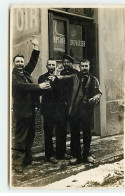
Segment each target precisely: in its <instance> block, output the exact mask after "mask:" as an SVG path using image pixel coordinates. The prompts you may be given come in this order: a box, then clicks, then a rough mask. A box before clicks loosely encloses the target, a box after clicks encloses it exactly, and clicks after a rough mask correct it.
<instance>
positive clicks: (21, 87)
mask: <svg viewBox="0 0 125 196" xmlns="http://www.w3.org/2000/svg"><path fill="white" fill-rule="evenodd" d="M38 57H39V51H36V50H33V52H32V55H31V58H30V61H29V63H28V64H27V65H26V66H25V68H24V70H23V73H20V72H18V70H16V69H15V68H14V69H13V72H12V96H13V111H14V115H15V117H16V118H17V119H21V118H28V117H31V116H32V114H33V112H34V105H35V97H36V95H37V93H40V92H41V89H40V88H39V85H38V84H34V83H33V80H32V77H31V75H30V74H31V73H32V72H33V70H34V68H35V66H36V64H37V60H38Z"/></svg>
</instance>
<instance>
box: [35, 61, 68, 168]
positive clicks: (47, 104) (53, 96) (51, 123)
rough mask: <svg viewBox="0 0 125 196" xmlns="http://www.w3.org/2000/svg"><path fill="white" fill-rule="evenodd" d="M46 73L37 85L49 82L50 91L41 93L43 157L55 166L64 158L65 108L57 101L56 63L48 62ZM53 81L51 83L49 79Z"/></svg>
mask: <svg viewBox="0 0 125 196" xmlns="http://www.w3.org/2000/svg"><path fill="white" fill-rule="evenodd" d="M46 67H47V69H48V72H47V73H45V74H43V75H41V76H40V77H39V79H38V83H39V84H40V83H42V82H45V81H50V84H51V89H48V90H46V91H43V94H42V103H41V114H42V115H43V118H44V135H45V156H46V160H47V161H49V162H51V163H53V164H56V163H57V159H65V158H67V157H66V148H65V146H66V144H65V143H66V139H65V137H66V133H65V122H66V121H65V118H66V116H65V115H64V114H65V112H64V110H65V108H64V107H63V105H62V103H60V100H59V97H60V96H59V87H60V85H59V81H58V79H57V78H55V76H54V71H55V68H56V61H54V60H48V61H47V65H46ZM52 78H53V79H55V80H54V81H52V80H51V79H52ZM54 128H55V135H56V152H55V151H54V148H53V141H52V137H53V132H54Z"/></svg>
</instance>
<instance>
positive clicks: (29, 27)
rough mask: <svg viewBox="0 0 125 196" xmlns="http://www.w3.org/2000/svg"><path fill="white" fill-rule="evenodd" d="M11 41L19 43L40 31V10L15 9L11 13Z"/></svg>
mask: <svg viewBox="0 0 125 196" xmlns="http://www.w3.org/2000/svg"><path fill="white" fill-rule="evenodd" d="M13 26H14V28H13V41H14V44H17V43H20V42H21V41H23V40H25V39H27V38H28V37H30V36H31V35H33V34H39V33H40V29H41V23H40V9H36V8H33V9H32V8H17V9H14V13H13Z"/></svg>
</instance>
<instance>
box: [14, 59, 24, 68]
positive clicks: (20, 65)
mask: <svg viewBox="0 0 125 196" xmlns="http://www.w3.org/2000/svg"><path fill="white" fill-rule="evenodd" d="M14 67H15V68H16V69H17V70H19V71H22V70H23V68H24V58H23V57H16V58H15V60H14Z"/></svg>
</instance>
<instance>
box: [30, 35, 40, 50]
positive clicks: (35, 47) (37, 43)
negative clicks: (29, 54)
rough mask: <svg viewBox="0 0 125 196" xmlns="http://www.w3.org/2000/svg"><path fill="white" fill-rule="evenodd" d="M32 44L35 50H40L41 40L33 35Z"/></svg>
mask: <svg viewBox="0 0 125 196" xmlns="http://www.w3.org/2000/svg"><path fill="white" fill-rule="evenodd" d="M31 43H32V45H33V49H34V50H39V40H38V38H37V37H36V36H35V35H32V38H31Z"/></svg>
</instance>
